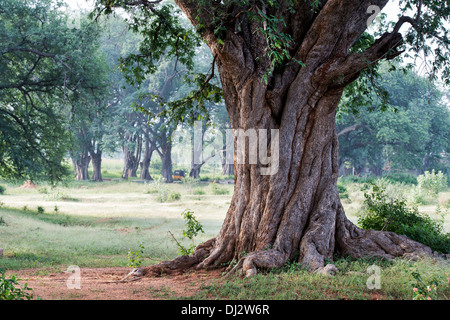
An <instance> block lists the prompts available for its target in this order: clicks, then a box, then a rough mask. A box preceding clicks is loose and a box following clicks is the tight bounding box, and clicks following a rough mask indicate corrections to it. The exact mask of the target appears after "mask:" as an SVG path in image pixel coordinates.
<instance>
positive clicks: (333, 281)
mask: <svg viewBox="0 0 450 320" xmlns="http://www.w3.org/2000/svg"><path fill="white" fill-rule="evenodd" d="M334 264H335V265H336V266H337V268H338V269H339V272H338V274H337V275H335V276H331V277H327V276H323V275H320V274H317V273H311V272H309V271H307V270H306V269H304V268H301V267H300V266H299V265H297V264H296V263H293V264H288V265H287V266H285V267H284V268H283V269H282V270H274V271H268V272H260V273H258V274H257V275H256V276H254V277H251V278H245V277H239V276H232V277H231V278H229V279H227V281H224V280H219V281H216V282H214V283H212V284H209V285H206V286H203V287H202V290H201V291H200V292H199V293H197V294H195V295H193V296H190V297H188V299H228V300H340V299H348V300H370V299H383V300H409V299H412V297H413V288H414V287H415V286H416V284H415V280H414V278H413V277H412V272H413V271H415V270H417V268H419V270H421V273H422V277H423V280H424V282H425V283H431V281H432V280H433V279H438V286H437V291H438V297H437V298H438V299H442V300H449V299H450V284H449V282H448V280H447V278H448V276H447V275H446V274H445V273H448V272H449V267H450V264H449V262H447V261H440V262H435V261H431V260H423V261H420V262H412V261H405V260H402V259H396V260H394V261H392V262H389V261H386V260H380V259H360V260H352V259H343V258H341V259H336V261H335V262H334ZM374 265H375V266H378V267H379V268H380V285H381V287H380V289H376V288H374V289H369V287H368V286H367V282H368V281H369V282H370V279H369V277H370V276H371V275H373V273H370V269H369V272H368V268H369V267H370V266H374Z"/></svg>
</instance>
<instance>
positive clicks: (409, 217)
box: [358, 184, 450, 253]
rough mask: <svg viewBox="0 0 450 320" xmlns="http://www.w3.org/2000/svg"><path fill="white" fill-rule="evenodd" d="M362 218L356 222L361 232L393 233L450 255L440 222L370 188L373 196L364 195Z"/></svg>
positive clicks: (449, 238) (447, 237)
mask: <svg viewBox="0 0 450 320" xmlns="http://www.w3.org/2000/svg"><path fill="white" fill-rule="evenodd" d="M364 197H365V200H364V207H365V214H364V215H362V216H361V217H360V218H359V219H358V225H359V226H360V227H361V228H363V229H374V230H385V231H392V232H395V233H397V234H401V235H406V236H407V237H409V238H410V239H412V240H415V241H418V242H420V243H423V244H425V245H427V246H429V247H430V248H431V249H432V250H435V251H438V252H441V253H450V234H449V233H444V232H443V221H435V220H433V219H431V218H430V217H429V216H427V215H425V214H421V213H420V212H419V211H418V210H417V208H408V207H407V206H406V202H405V200H399V199H391V200H389V199H388V196H387V195H386V193H385V190H384V189H383V188H382V187H380V186H377V185H375V184H372V193H367V192H366V193H364Z"/></svg>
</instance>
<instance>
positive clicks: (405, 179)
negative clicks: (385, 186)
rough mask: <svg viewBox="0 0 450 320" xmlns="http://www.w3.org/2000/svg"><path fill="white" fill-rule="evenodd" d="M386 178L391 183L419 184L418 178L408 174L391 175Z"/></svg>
mask: <svg viewBox="0 0 450 320" xmlns="http://www.w3.org/2000/svg"><path fill="white" fill-rule="evenodd" d="M384 177H385V178H386V179H387V180H388V181H389V182H391V183H396V182H398V183H404V184H414V185H416V184H417V178H416V177H415V176H413V175H412V174H408V173H400V172H399V173H390V174H388V175H385V176H384Z"/></svg>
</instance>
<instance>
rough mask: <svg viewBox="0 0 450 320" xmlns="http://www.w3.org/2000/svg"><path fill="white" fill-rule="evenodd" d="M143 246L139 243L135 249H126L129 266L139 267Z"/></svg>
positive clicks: (141, 260)
mask: <svg viewBox="0 0 450 320" xmlns="http://www.w3.org/2000/svg"><path fill="white" fill-rule="evenodd" d="M144 249H145V248H144V246H143V245H142V244H139V249H138V250H137V251H131V250H128V266H129V267H130V268H139V267H140V266H141V265H142V262H143V254H144Z"/></svg>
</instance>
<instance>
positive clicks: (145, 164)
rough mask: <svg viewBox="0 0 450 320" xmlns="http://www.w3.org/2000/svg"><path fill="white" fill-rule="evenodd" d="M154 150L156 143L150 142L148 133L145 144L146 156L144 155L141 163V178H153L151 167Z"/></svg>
mask: <svg viewBox="0 0 450 320" xmlns="http://www.w3.org/2000/svg"><path fill="white" fill-rule="evenodd" d="M154 150H155V147H154V145H153V144H152V143H150V135H149V134H146V137H145V145H144V156H143V157H142V161H141V163H140V166H141V173H140V179H142V180H153V179H152V177H151V175H150V172H149V168H150V161H151V159H152V154H153V151H154Z"/></svg>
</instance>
